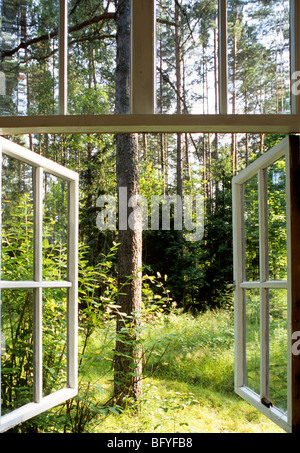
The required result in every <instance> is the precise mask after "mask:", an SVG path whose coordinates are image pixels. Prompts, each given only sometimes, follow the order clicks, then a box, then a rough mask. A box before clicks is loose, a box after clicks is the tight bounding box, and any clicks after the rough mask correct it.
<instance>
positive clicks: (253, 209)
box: [244, 176, 260, 281]
mask: <svg viewBox="0 0 300 453" xmlns="http://www.w3.org/2000/svg"><path fill="white" fill-rule="evenodd" d="M244 234H245V237H244V241H245V271H244V274H245V275H244V280H245V281H259V279H260V276H259V206H258V177H257V176H256V177H254V178H252V179H250V180H249V181H247V182H246V183H245V184H244Z"/></svg>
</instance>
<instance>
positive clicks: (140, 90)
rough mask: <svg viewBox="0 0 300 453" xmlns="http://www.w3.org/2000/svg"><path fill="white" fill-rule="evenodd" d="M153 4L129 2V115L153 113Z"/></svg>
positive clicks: (141, 0)
mask: <svg viewBox="0 0 300 453" xmlns="http://www.w3.org/2000/svg"><path fill="white" fill-rule="evenodd" d="M155 3H156V2H155V0H132V2H131V113H141V114H145V113H148V114H154V113H155V104H156V6H155Z"/></svg>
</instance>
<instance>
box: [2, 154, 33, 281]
mask: <svg viewBox="0 0 300 453" xmlns="http://www.w3.org/2000/svg"><path fill="white" fill-rule="evenodd" d="M32 170H33V169H32V167H30V166H29V165H27V164H24V163H23V162H20V161H19V160H16V159H13V158H11V157H8V156H6V155H3V157H2V228H1V278H2V280H32V279H33V171H32Z"/></svg>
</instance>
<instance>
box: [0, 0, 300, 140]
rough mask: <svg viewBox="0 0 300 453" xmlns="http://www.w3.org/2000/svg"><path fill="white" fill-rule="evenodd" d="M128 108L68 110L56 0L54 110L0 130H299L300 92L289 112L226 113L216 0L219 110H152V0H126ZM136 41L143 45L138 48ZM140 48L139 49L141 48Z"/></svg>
mask: <svg viewBox="0 0 300 453" xmlns="http://www.w3.org/2000/svg"><path fill="white" fill-rule="evenodd" d="M131 2H132V21H131V35H132V49H131V113H130V114H129V115H68V112H67V100H68V77H67V67H68V49H67V30H68V0H60V13H59V109H58V110H59V115H45V116H19V117H16V116H11V117H4V116H0V134H2V135H8V134H39V133H70V134H71V133H83V134H84V133H99V134H100V133H113V134H114V133H139V132H141V133H147V132H148V133H154V132H165V133H179V132H181V133H185V132H189V133H253V134H260V133H263V134H267V133H281V134H293V133H298V132H300V96H299V95H297V94H296V95H295V94H293V93H292V94H291V114H286V115H282V114H279V115H277V114H272V115H269V114H268V115H265V114H262V115H233V114H228V47H227V0H219V12H218V21H219V53H218V60H219V83H218V93H219V94H218V98H219V114H215V115H196V114H182V115H170V114H162V115H161V114H156V113H155V98H156V89H155V86H156V83H155V81H156V33H155V23H156V15H155V9H156V8H155V0H131ZM299 22H300V4H299V0H290V37H291V38H290V49H291V52H290V65H291V77H290V81H291V86H292V84H293V82H294V81H295V80H294V79H293V74H294V73H297V72H298V71H300V28H299V27H298V24H299ZM141 43H143V49H142V51H141V47H140V46H141ZM141 52H142V53H141Z"/></svg>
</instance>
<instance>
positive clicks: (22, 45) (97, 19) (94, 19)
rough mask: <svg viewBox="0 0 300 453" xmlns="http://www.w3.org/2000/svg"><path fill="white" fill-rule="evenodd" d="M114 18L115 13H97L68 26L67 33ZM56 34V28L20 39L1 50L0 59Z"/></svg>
mask: <svg viewBox="0 0 300 453" xmlns="http://www.w3.org/2000/svg"><path fill="white" fill-rule="evenodd" d="M114 18H115V13H107V12H106V13H104V14H99V15H98V16H94V17H92V18H91V19H87V20H85V21H83V22H81V23H79V24H76V25H73V26H72V27H69V28H68V31H69V33H73V32H75V31H79V30H82V29H83V28H85V27H88V26H89V25H92V24H96V23H98V22H100V21H102V20H111V19H114ZM57 35H58V28H56V29H55V30H53V31H52V32H50V33H45V34H44V35H41V36H37V37H36V38H32V39H28V41H25V42H23V41H21V42H20V44H19V45H18V46H16V47H14V48H13V49H10V50H5V51H2V52H1V59H2V60H4V58H5V57H11V56H13V55H14V54H15V53H17V52H19V50H20V49H27V48H28V47H30V46H32V45H33V44H37V43H39V42H42V41H47V40H48V39H51V38H54V37H55V36H57Z"/></svg>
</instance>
